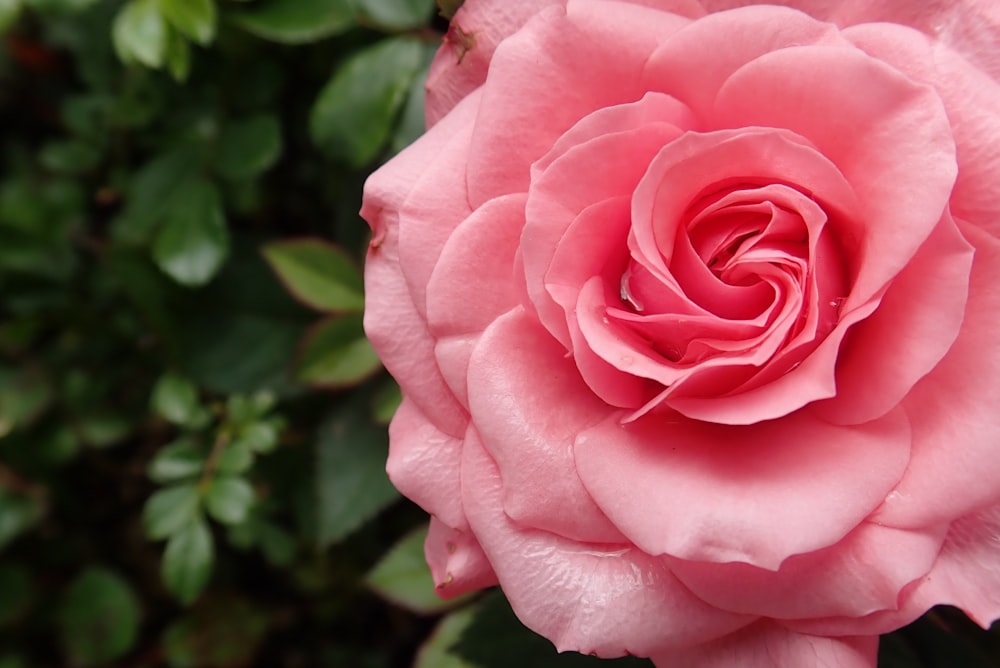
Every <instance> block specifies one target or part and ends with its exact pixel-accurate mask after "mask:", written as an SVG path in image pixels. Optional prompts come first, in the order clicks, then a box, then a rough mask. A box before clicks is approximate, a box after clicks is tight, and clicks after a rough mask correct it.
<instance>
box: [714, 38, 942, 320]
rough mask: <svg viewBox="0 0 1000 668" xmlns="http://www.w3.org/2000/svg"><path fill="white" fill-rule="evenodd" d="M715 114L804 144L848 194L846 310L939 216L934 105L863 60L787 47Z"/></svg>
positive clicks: (729, 83)
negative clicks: (852, 269) (854, 212)
mask: <svg viewBox="0 0 1000 668" xmlns="http://www.w3.org/2000/svg"><path fill="white" fill-rule="evenodd" d="M819 82H821V83H819ZM715 105H716V106H715V120H716V121H717V122H718V123H720V124H721V125H722V126H723V127H743V126H747V125H762V126H770V127H780V128H788V129H790V130H792V131H793V132H795V133H797V134H798V135H800V136H802V137H805V138H806V139H808V140H809V141H811V142H812V143H813V144H814V145H815V146H816V147H817V148H818V149H819V151H820V152H821V153H822V154H823V155H824V156H825V157H826V158H828V159H829V160H831V161H832V162H833V163H834V164H835V165H836V166H837V168H838V169H839V170H840V171H841V172H842V173H843V175H844V177H845V178H846V180H847V181H848V182H849V183H850V184H851V186H852V187H853V189H854V192H855V193H856V195H857V198H858V201H859V203H860V216H859V217H857V218H853V219H846V220H844V221H843V229H841V230H840V236H839V239H838V241H839V242H840V243H841V245H842V247H843V249H844V252H845V253H846V254H847V255H848V256H849V257H851V258H852V260H854V262H855V263H856V266H857V272H856V275H855V276H854V284H853V286H852V290H851V293H850V294H849V295H848V296H847V298H846V299H845V301H844V304H843V308H844V309H846V310H851V309H853V308H855V307H856V306H859V305H860V304H863V303H865V302H866V301H868V300H870V299H871V298H872V297H873V296H876V295H877V294H879V293H880V291H881V290H882V289H883V288H884V286H885V284H886V283H887V282H888V281H889V280H890V279H891V278H892V277H893V276H895V275H896V274H897V273H899V271H900V270H901V269H902V268H903V267H904V266H906V264H907V263H908V262H909V261H910V260H911V258H912V257H913V255H914V253H916V251H917V249H918V248H919V247H920V246H921V244H923V242H924V241H925V240H926V239H927V237H928V236H929V235H930V234H931V232H932V231H933V230H934V228H935V227H936V226H937V223H938V221H939V220H940V218H941V216H942V214H943V213H944V210H945V208H946V206H947V204H948V198H949V196H950V194H951V189H952V187H953V186H954V184H955V175H956V165H955V145H954V140H953V139H952V134H951V127H950V125H949V122H948V117H947V115H946V114H945V111H944V107H943V105H942V104H941V100H940V98H939V97H938V95H937V94H936V93H935V92H934V90H933V89H931V88H929V87H927V86H922V85H917V84H915V83H914V82H913V81H912V80H911V79H909V78H907V77H905V76H904V75H902V74H900V73H899V72H898V71H897V70H895V69H893V68H891V67H889V66H888V65H885V64H884V63H882V62H881V61H878V60H875V59H874V58H871V57H870V56H868V55H866V54H864V53H863V52H861V51H858V50H856V49H853V48H830V47H790V48H787V49H782V50H780V51H775V52H773V53H769V54H766V55H763V56H761V57H759V58H757V59H756V60H753V61H751V62H750V63H747V64H746V65H744V66H743V67H742V68H740V69H739V70H737V71H736V72H735V73H734V74H733V75H732V76H730V77H729V78H728V79H727V80H726V82H725V84H723V86H722V88H721V89H720V90H719V94H718V97H717V98H716V100H715ZM830 109H836V110H837V113H836V115H835V116H833V117H831V115H830V113H829V110H830Z"/></svg>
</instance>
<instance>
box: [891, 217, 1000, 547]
mask: <svg viewBox="0 0 1000 668" xmlns="http://www.w3.org/2000/svg"><path fill="white" fill-rule="evenodd" d="M957 222H958V223H959V229H960V230H961V231H962V233H963V234H964V235H965V238H966V239H967V240H968V241H969V242H971V243H972V245H973V246H974V247H975V248H976V255H975V258H974V260H973V263H972V277H971V280H970V283H969V301H968V304H967V305H966V308H965V320H964V321H963V322H962V331H961V332H960V333H959V335H958V338H957V339H956V340H955V343H954V345H953V346H952V347H951V349H950V350H949V351H948V354H947V355H945V357H944V359H943V360H942V361H941V363H940V364H938V365H937V367H935V369H934V370H933V371H931V372H930V374H928V375H927V376H926V377H925V378H924V379H923V380H921V381H920V382H919V383H917V385H916V386H915V387H914V388H913V390H912V391H911V392H910V393H909V395H907V397H906V399H904V401H903V406H904V407H905V409H906V412H907V414H908V415H909V417H910V422H911V424H912V426H913V453H912V456H911V459H910V464H909V466H908V467H907V469H906V475H905V476H904V477H903V479H902V480H901V481H900V483H899V485H898V486H897V487H896V489H895V491H894V492H893V493H892V494H891V495H890V496H889V497H888V498H887V499H886V502H885V504H884V505H883V506H882V507H881V508H880V509H879V511H878V512H877V513H876V514H875V515H874V519H875V520H876V521H879V522H882V523H884V524H887V525H889V526H896V527H904V528H906V527H920V526H927V525H929V524H934V523H937V522H942V521H948V520H950V519H952V518H954V517H961V516H963V515H968V514H970V513H973V512H975V511H977V510H979V509H981V508H985V507H987V506H991V505H994V504H996V503H998V502H1000V487H998V486H997V482H996V481H997V480H998V479H1000V450H998V448H997V433H998V432H1000V414H998V412H997V406H1000V383H997V382H996V379H997V378H1000V356H998V355H996V354H995V352H994V351H995V350H996V337H997V332H998V331H1000V289H998V286H1000V241H998V240H997V239H996V238H995V237H993V236H991V235H989V234H987V233H986V232H983V231H982V230H979V229H977V228H975V227H971V226H968V225H965V224H964V223H963V222H962V221H957Z"/></svg>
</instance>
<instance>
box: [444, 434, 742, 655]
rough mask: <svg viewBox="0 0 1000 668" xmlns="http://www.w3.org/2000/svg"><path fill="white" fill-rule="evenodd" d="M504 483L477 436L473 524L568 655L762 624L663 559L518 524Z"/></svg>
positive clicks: (471, 446) (531, 615)
mask: <svg viewBox="0 0 1000 668" xmlns="http://www.w3.org/2000/svg"><path fill="white" fill-rule="evenodd" d="M504 485H506V480H504V479H502V478H501V472H500V470H499V469H498V468H497V467H496V465H495V464H494V462H493V460H492V459H491V458H490V456H489V453H488V452H487V451H486V450H485V449H484V448H483V447H482V445H481V444H479V443H478V442H477V439H475V438H473V437H470V438H469V439H468V440H467V442H466V448H465V454H464V460H463V464H462V491H463V499H464V502H465V506H466V510H467V512H468V515H469V521H470V523H471V525H472V529H473V531H475V533H476V536H477V537H478V538H479V540H480V543H481V544H482V546H483V549H484V550H485V552H486V555H487V556H488V557H489V560H490V562H491V563H492V564H493V568H494V570H495V571H496V574H497V577H498V579H499V580H500V586H501V587H502V588H503V590H504V593H505V594H506V595H507V598H508V600H509V601H510V603H511V606H512V607H513V608H514V612H515V613H516V614H517V616H518V617H519V618H520V620H521V621H522V622H523V623H524V624H525V625H526V626H528V627H529V628H531V629H533V630H534V631H536V632H537V633H540V634H542V635H544V636H545V637H546V638H549V639H550V640H551V641H552V642H554V643H555V645H556V648H557V649H559V650H560V651H567V650H573V651H578V652H582V653H584V654H590V653H594V654H596V655H598V656H601V657H616V656H622V655H624V654H625V653H631V654H634V655H637V656H649V655H650V654H652V653H654V652H657V651H662V650H663V648H665V647H670V646H677V645H687V644H691V643H700V642H708V641H711V640H712V639H714V638H717V637H719V636H721V635H724V634H726V633H729V632H731V631H733V630H735V629H737V628H740V627H741V626H744V625H745V624H748V623H750V622H751V621H753V617H747V616H745V615H736V614H733V613H729V612H725V611H722V610H719V609H717V608H714V607H712V606H709V605H707V604H705V603H703V602H701V601H699V600H698V599H697V598H695V597H694V596H692V595H691V593H690V592H688V590H687V589H686V588H685V587H683V586H682V585H681V584H680V583H679V582H678V581H677V580H676V578H674V576H673V575H672V574H671V573H670V571H669V569H668V568H667V567H666V565H665V563H664V562H663V561H662V560H659V559H654V558H653V557H650V556H648V555H646V554H643V553H642V552H640V551H639V550H637V549H636V548H634V547H632V546H630V545H627V544H624V545H622V544H608V543H585V542H580V541H576V540H568V539H565V538H562V537H560V536H557V535H555V534H552V533H548V532H546V531H541V530H538V529H533V528H528V527H524V526H522V525H520V524H517V523H515V522H513V521H511V519H510V518H509V517H508V516H507V515H506V514H505V513H504V512H503V508H502V504H503V501H502V495H503V491H502V488H503V486H504Z"/></svg>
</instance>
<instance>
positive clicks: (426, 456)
mask: <svg viewBox="0 0 1000 668" xmlns="http://www.w3.org/2000/svg"><path fill="white" fill-rule="evenodd" d="M461 462H462V440H461V439H460V438H455V437H454V436H450V435H448V434H446V433H444V432H442V431H441V430H439V429H438V428H437V427H435V426H434V424H433V423H432V422H431V421H430V420H428V419H427V416H426V415H424V414H423V413H422V412H421V411H420V409H419V408H418V407H417V405H416V403H414V402H413V401H412V399H410V398H409V397H406V398H404V399H403V403H401V404H400V405H399V408H398V409H396V414H395V415H394V416H393V418H392V422H391V423H390V425H389V459H388V461H387V462H386V473H388V474H389V479H390V480H391V481H392V484H393V485H394V486H395V487H396V489H398V490H399V491H400V492H401V493H402V494H403V495H404V496H406V497H408V498H409V499H410V500H412V501H413V502H414V503H416V504H417V505H418V506H420V507H421V508H423V509H424V510H426V511H427V512H428V513H430V514H431V515H436V516H437V517H439V518H441V520H442V521H443V522H445V523H446V524H448V525H449V526H452V527H455V528H457V529H464V528H467V527H468V523H467V522H466V520H465V511H464V510H463V509H462V492H461V486H460V482H459V480H460V474H461Z"/></svg>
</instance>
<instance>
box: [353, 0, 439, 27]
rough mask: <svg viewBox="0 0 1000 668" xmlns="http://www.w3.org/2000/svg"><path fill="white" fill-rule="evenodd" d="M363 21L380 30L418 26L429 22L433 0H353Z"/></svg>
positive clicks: (432, 10)
mask: <svg viewBox="0 0 1000 668" xmlns="http://www.w3.org/2000/svg"><path fill="white" fill-rule="evenodd" d="M354 2H355V3H356V5H357V10H358V14H359V18H360V20H361V21H362V22H363V23H366V24H369V25H371V26H373V27H375V28H381V29H382V30H388V31H398V30H410V29H412V28H419V27H421V26H423V25H425V24H427V23H429V22H430V19H431V16H432V15H433V12H434V0H354Z"/></svg>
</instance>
